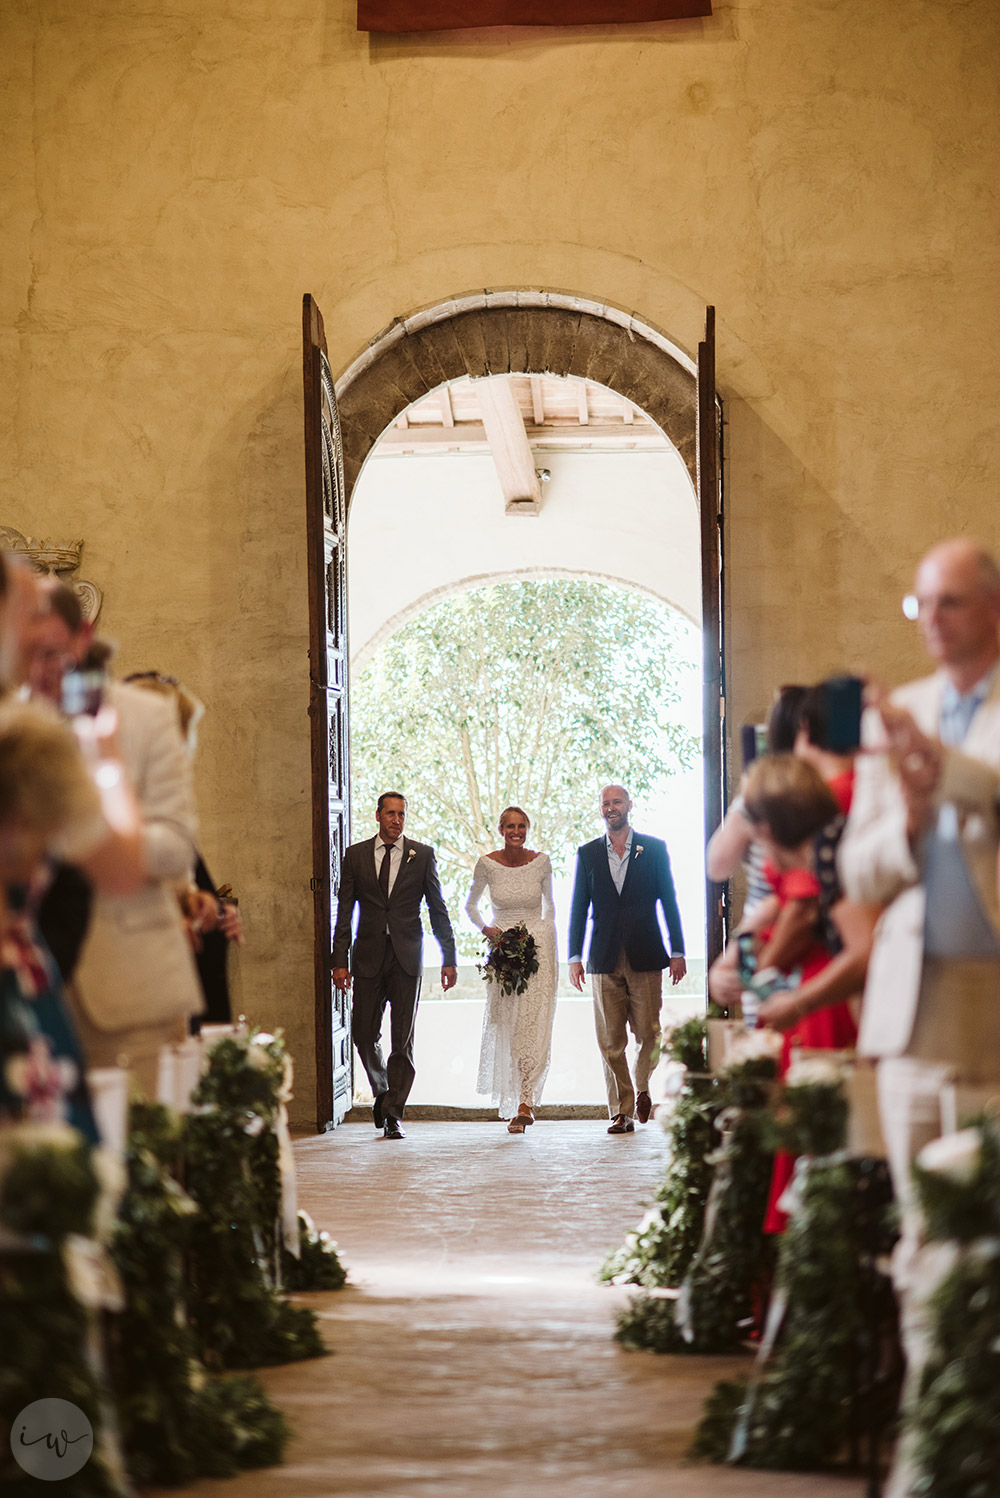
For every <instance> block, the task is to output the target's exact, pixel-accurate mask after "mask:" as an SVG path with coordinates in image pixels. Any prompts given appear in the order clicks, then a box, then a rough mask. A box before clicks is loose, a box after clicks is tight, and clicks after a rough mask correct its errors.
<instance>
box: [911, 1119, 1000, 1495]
mask: <svg viewBox="0 0 1000 1498" xmlns="http://www.w3.org/2000/svg"><path fill="white" fill-rule="evenodd" d="M914 1175H915V1177H916V1183H917V1189H918V1194H919V1197H920V1203H921V1206H922V1208H923V1212H924V1217H925V1221H926V1224H927V1232H928V1236H929V1237H930V1238H931V1239H932V1240H933V1241H936V1242H938V1243H941V1244H947V1245H948V1246H949V1248H950V1253H949V1252H948V1249H942V1255H943V1256H944V1257H945V1258H946V1259H951V1261H952V1267H951V1268H950V1269H949V1270H948V1272H946V1273H945V1275H944V1277H943V1278H942V1280H941V1282H940V1284H939V1285H938V1287H937V1289H936V1290H935V1292H934V1294H933V1296H932V1298H931V1302H930V1313H931V1336H932V1350H931V1355H930V1357H929V1359H928V1362H927V1366H926V1368H925V1369H924V1373H923V1377H922V1379H921V1383H920V1390H919V1394H918V1397H917V1399H916V1401H915V1403H914V1406H913V1408H912V1410H911V1411H910V1412H909V1414H908V1416H907V1424H908V1426H909V1427H910V1430H911V1432H912V1437H913V1461H914V1465H915V1468H916V1473H917V1476H916V1478H915V1480H914V1482H913V1484H912V1487H911V1492H912V1493H913V1494H914V1495H917V1498H931V1495H933V1498H995V1495H996V1493H997V1492H1000V1124H998V1122H997V1120H996V1119H995V1118H985V1119H983V1120H982V1121H981V1122H980V1123H979V1124H978V1125H977V1126H976V1127H975V1128H972V1129H965V1130H962V1131H961V1133H959V1134H956V1135H952V1136H950V1137H948V1138H946V1139H941V1140H937V1141H935V1143H934V1145H928V1146H927V1148H926V1149H925V1150H924V1151H923V1153H922V1154H921V1155H920V1157H919V1161H918V1164H917V1166H916V1167H915V1170H914Z"/></svg>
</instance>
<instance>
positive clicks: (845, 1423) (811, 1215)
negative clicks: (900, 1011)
mask: <svg viewBox="0 0 1000 1498" xmlns="http://www.w3.org/2000/svg"><path fill="white" fill-rule="evenodd" d="M772 1128H773V1133H774V1141H775V1143H777V1144H778V1145H780V1147H781V1148H783V1149H786V1150H788V1151H789V1152H790V1153H793V1154H797V1155H798V1156H799V1158H798V1161H797V1164H796V1169H795V1175H794V1177H793V1179H792V1182H791V1184H790V1186H789V1188H788V1190H787V1191H786V1193H785V1196H784V1198H783V1204H784V1206H785V1208H786V1210H788V1212H789V1214H790V1215H789V1221H788V1225H787V1228H786V1230H785V1232H784V1234H783V1235H782V1236H781V1239H780V1254H779V1259H778V1266H777V1272H776V1275H775V1286H774V1294H773V1298H772V1301H771V1305H770V1309H769V1312H768V1318H767V1325H766V1328H765V1331H764V1337H763V1340H762V1343H761V1347H760V1350H759V1352H758V1357H757V1362H756V1364H755V1367H754V1370H753V1373H752V1375H751V1377H750V1379H749V1380H747V1381H744V1382H734V1383H721V1384H719V1385H718V1386H717V1387H716V1389H715V1391H714V1392H713V1394H712V1395H711V1396H710V1397H709V1400H708V1403H707V1404H706V1408H705V1414H704V1417H703V1419H702V1422H701V1425H700V1427H699V1429H698V1432H697V1435H696V1438H695V1445H694V1449H693V1454H694V1455H696V1456H700V1457H705V1458H708V1459H709V1460H713V1461H729V1462H733V1463H741V1464H744V1465H746V1466H751V1467H767V1468H774V1469H778V1470H799V1471H813V1470H815V1469H817V1468H821V1467H826V1466H829V1465H831V1464H832V1463H834V1462H835V1461H836V1460H837V1459H838V1458H839V1457H840V1456H842V1454H843V1453H844V1450H845V1447H846V1445H847V1442H848V1440H849V1437H850V1436H851V1435H852V1426H853V1424H855V1423H856V1421H855V1415H856V1399H857V1395H858V1392H859V1388H860V1377H859V1370H861V1369H862V1368H864V1367H866V1366H868V1367H871V1366H873V1363H874V1358H873V1352H874V1350H875V1349H874V1348H873V1347H872V1346H871V1345H870V1342H869V1340H868V1339H870V1338H872V1337H874V1336H876V1335H877V1334H878V1325H879V1316H878V1314H877V1311H878V1301H879V1297H880V1296H881V1299H882V1302H883V1303H884V1302H885V1301H886V1300H887V1301H888V1303H889V1304H890V1306H891V1301H892V1295H891V1287H890V1286H889V1284H888V1281H887V1280H886V1279H885V1277H884V1276H883V1275H881V1274H879V1272H878V1271H877V1269H876V1267H875V1259H876V1256H877V1254H878V1253H879V1252H885V1251H887V1250H888V1248H889V1247H890V1245H891V1229H890V1227H889V1226H888V1224H887V1222H886V1220H885V1209H886V1208H887V1207H888V1202H889V1193H888V1189H887V1185H886V1182H887V1177H886V1176H885V1174H884V1170H883V1173H882V1174H881V1175H878V1176H875V1175H873V1174H872V1173H871V1164H872V1162H867V1163H866V1162H860V1161H857V1160H852V1159H851V1158H850V1157H849V1156H848V1154H847V1151H846V1149H845V1139H846V1130H847V1101H846V1096H845V1091H844V1084H843V1075H842V1073H841V1071H840V1069H839V1068H838V1067H837V1066H836V1065H835V1064H833V1063H830V1062H826V1061H803V1062H801V1063H799V1064H797V1065H793V1067H792V1068H791V1069H790V1071H789V1073H788V1075H787V1077H786V1080H785V1086H784V1089H783V1091H782V1094H781V1096H780V1100H779V1103H778V1106H777V1107H776V1109H775V1112H774V1115H773V1121H772ZM866 1172H867V1174H866ZM869 1204H871V1206H870V1205H869ZM877 1392H878V1391H877V1390H876V1389H875V1387H874V1384H873V1385H872V1387H871V1388H869V1390H868V1394H869V1397H870V1398H874V1397H876V1394H877Z"/></svg>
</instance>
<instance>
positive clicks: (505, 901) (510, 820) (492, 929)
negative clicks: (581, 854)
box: [465, 806, 559, 1134]
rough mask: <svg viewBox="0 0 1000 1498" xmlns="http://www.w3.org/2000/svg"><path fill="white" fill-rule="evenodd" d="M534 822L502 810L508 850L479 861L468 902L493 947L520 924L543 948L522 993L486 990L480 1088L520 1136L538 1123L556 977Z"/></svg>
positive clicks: (544, 870)
mask: <svg viewBox="0 0 1000 1498" xmlns="http://www.w3.org/2000/svg"><path fill="white" fill-rule="evenodd" d="M530 825H531V823H530V821H529V819H528V817H527V814H526V813H525V812H523V811H522V810H521V808H520V807H519V806H508V807H507V808H506V809H505V810H504V811H503V812H502V813H501V816H500V834H501V836H502V837H503V840H504V845H503V847H502V848H501V849H500V850H499V851H498V852H496V853H488V854H487V855H486V856H485V857H484V858H481V859H480V860H479V862H478V863H477V864H476V869H475V874H474V875H473V880H472V889H471V891H470V893H469V898H468V900H467V901H466V904H465V909H466V913H467V914H468V917H469V919H470V921H471V922H472V924H473V925H474V926H477V927H478V928H479V930H480V931H481V932H482V933H483V935H484V936H486V937H488V938H489V940H490V941H491V942H492V941H496V940H497V939H498V938H499V937H500V935H501V934H502V932H504V931H506V930H509V929H510V927H511V926H516V925H517V924H518V922H519V921H523V922H524V924H525V925H526V926H527V928H528V930H529V931H530V932H531V934H532V936H533V937H534V938H535V943H536V947H537V951H538V972H537V973H535V974H534V976H533V977H531V978H529V979H528V986H527V988H526V989H525V990H524V992H523V993H520V994H507V995H506V996H505V995H503V994H501V992H500V989H499V986H498V985H497V984H496V983H495V982H493V981H492V980H490V982H489V983H488V985H487V989H486V1015H485V1018H484V1021H483V1043H482V1049H481V1051H480V1053H479V1080H478V1082H477V1084H476V1091H477V1092H481V1093H485V1094H487V1096H490V1097H492V1099H493V1101H494V1102H495V1103H496V1104H497V1105H498V1107H499V1110H500V1117H501V1118H507V1117H508V1116H510V1115H511V1114H513V1115H514V1116H513V1117H512V1118H511V1121H510V1123H509V1124H508V1125H507V1128H508V1131H509V1132H510V1133H511V1134H523V1133H524V1130H525V1128H526V1127H527V1126H528V1124H532V1123H534V1121H535V1115H534V1111H533V1110H534V1108H535V1107H536V1106H537V1104H538V1102H539V1100H540V1098H541V1095H542V1088H543V1086H544V1085H545V1077H546V1074H547V1073H548V1069H549V1054H550V1052H551V1049H552V1022H553V1020H554V1018H555V1012H556V983H557V980H558V973H559V965H558V961H557V955H556V923H555V910H554V907H553V904H552V865H551V863H550V862H549V855H548V854H547V853H533V852H532V851H531V850H530V849H528V848H526V847H525V846H524V844H525V841H526V839H527V836H528V828H529V827H530ZM487 890H488V891H489V899H490V905H491V907H492V915H493V924H492V925H487V924H486V922H485V921H484V920H483V917H482V915H481V914H480V911H479V902H480V900H481V899H482V897H483V895H484V893H486V891H487ZM515 1108H516V1112H515Z"/></svg>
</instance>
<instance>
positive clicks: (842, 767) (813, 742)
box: [792, 681, 855, 816]
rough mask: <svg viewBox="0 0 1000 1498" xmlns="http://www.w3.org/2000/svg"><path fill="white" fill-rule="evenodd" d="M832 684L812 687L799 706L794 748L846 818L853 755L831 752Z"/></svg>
mask: <svg viewBox="0 0 1000 1498" xmlns="http://www.w3.org/2000/svg"><path fill="white" fill-rule="evenodd" d="M830 685H831V684H830V683H829V682H825V681H821V682H820V684H819V686H816V687H810V688H809V690H808V692H807V693H806V694H805V696H804V697H803V699H802V702H801V704H800V706H799V726H798V730H797V732H796V734H795V742H794V744H793V745H792V752H793V754H795V755H797V756H798V758H799V759H804V760H806V761H807V762H808V763H809V764H811V765H812V767H813V769H815V770H818V771H819V773H820V775H822V777H823V779H824V780H825V781H826V783H827V785H828V786H829V787H830V789H831V791H832V792H833V794H834V796H835V797H836V800H837V805H838V806H839V807H840V810H841V811H842V812H843V813H844V815H845V816H846V815H847V813H848V812H849V811H850V809H851V798H852V796H853V794H854V759H855V756H854V752H853V751H848V752H841V751H840V750H837V749H831V748H830V747H829V744H830V710H829V705H828V704H829V698H828V688H829V687H830Z"/></svg>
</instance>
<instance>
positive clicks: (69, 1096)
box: [0, 888, 98, 1144]
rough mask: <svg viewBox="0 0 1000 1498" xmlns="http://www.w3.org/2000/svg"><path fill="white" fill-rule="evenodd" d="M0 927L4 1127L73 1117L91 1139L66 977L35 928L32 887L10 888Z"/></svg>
mask: <svg viewBox="0 0 1000 1498" xmlns="http://www.w3.org/2000/svg"><path fill="white" fill-rule="evenodd" d="M6 903H7V913H6V917H5V919H4V924H3V928H2V930H0V1127H2V1126H3V1125H4V1124H7V1123H68V1124H72V1125H73V1127H74V1128H77V1129H79V1131H80V1133H81V1134H83V1135H84V1137H85V1138H86V1139H88V1140H90V1142H91V1143H95V1144H96V1143H97V1140H98V1134H97V1127H96V1125H95V1123H94V1115H93V1112H92V1110H91V1106H90V1097H89V1095H88V1092H87V1081H86V1070H85V1062H84V1058H83V1053H82V1052H81V1050H80V1045H79V1042H78V1041H77V1038H76V1032H75V1031H74V1029H73V1023H72V1020H71V1018H70V1015H69V1011H68V1008H67V1005H66V999H65V995H64V992H63V986H62V979H61V978H60V976H59V971H58V968H57V967H56V964H55V962H54V961H53V959H52V956H51V954H50V952H49V950H48V948H47V947H46V946H45V944H44V942H43V941H42V940H41V937H40V936H39V934H38V930H37V927H36V925H35V922H34V917H33V915H32V913H31V910H30V907H29V904H28V896H27V892H26V891H25V890H24V889H22V888H16V889H8V890H7V892H6Z"/></svg>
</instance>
